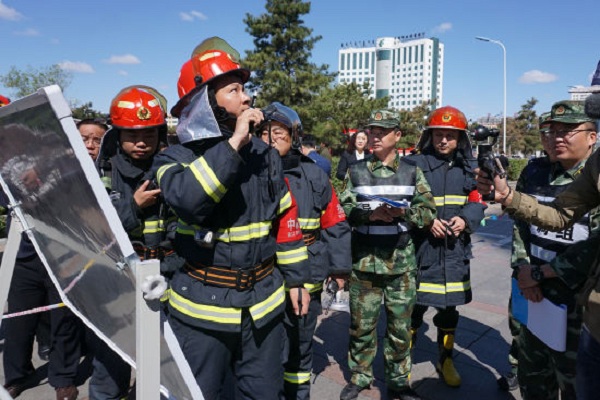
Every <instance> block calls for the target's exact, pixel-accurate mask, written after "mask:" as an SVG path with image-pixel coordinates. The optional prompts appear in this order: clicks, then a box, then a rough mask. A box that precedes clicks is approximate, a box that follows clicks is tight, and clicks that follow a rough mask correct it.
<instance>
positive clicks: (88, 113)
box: [71, 101, 108, 119]
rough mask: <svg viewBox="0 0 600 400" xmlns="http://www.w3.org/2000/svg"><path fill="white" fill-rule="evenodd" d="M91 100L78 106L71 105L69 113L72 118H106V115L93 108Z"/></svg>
mask: <svg viewBox="0 0 600 400" xmlns="http://www.w3.org/2000/svg"><path fill="white" fill-rule="evenodd" d="M92 107H93V105H92V102H91V101H89V102H87V103H84V104H82V105H80V106H77V107H73V106H71V114H72V116H73V118H76V119H86V118H107V117H108V116H107V115H106V114H104V113H102V112H100V111H97V110H94V109H93V108H92Z"/></svg>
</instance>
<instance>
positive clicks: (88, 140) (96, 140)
mask: <svg viewBox="0 0 600 400" xmlns="http://www.w3.org/2000/svg"><path fill="white" fill-rule="evenodd" d="M81 139H83V143H86V144H87V143H92V144H93V145H94V146H95V147H99V146H100V143H102V139H101V138H97V137H94V136H82V137H81Z"/></svg>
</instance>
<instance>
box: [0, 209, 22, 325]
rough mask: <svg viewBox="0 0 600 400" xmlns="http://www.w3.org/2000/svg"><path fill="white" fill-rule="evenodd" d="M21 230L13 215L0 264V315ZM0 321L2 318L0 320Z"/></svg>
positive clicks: (2, 311)
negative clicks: (0, 263)
mask: <svg viewBox="0 0 600 400" xmlns="http://www.w3.org/2000/svg"><path fill="white" fill-rule="evenodd" d="M22 231H23V226H22V225H21V222H20V221H19V219H18V218H15V216H14V215H13V218H12V220H11V224H10V229H9V230H8V239H7V240H6V245H5V247H4V255H3V256H2V265H1V266H0V315H4V308H5V307H6V302H7V300H8V291H9V290H10V283H11V281H12V277H13V272H14V270H15V262H16V261H17V253H18V252H19V247H20V246H21V232H22ZM1 323H2V320H0V324H1Z"/></svg>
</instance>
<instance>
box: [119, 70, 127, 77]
mask: <svg viewBox="0 0 600 400" xmlns="http://www.w3.org/2000/svg"><path fill="white" fill-rule="evenodd" d="M117 74H119V75H121V76H127V75H129V72H127V71H125V70H123V69H120V70H118V71H117Z"/></svg>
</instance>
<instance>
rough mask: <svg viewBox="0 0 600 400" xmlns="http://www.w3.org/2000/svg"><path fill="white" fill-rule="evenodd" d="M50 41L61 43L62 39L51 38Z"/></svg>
mask: <svg viewBox="0 0 600 400" xmlns="http://www.w3.org/2000/svg"><path fill="white" fill-rule="evenodd" d="M50 43H52V44H60V40H59V39H56V38H54V39H50Z"/></svg>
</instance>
